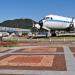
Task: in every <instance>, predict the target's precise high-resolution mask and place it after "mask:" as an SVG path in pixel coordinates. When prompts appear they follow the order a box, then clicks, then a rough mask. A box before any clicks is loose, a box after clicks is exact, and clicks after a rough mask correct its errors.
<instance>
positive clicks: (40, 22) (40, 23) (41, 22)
mask: <svg viewBox="0 0 75 75" xmlns="http://www.w3.org/2000/svg"><path fill="white" fill-rule="evenodd" d="M39 25H40V27H41V28H42V26H43V21H42V20H40V21H39Z"/></svg>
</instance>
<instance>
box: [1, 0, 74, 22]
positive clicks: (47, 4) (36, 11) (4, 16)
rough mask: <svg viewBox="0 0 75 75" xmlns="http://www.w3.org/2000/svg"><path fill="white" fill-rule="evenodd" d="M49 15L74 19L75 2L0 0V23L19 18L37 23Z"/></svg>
mask: <svg viewBox="0 0 75 75" xmlns="http://www.w3.org/2000/svg"><path fill="white" fill-rule="evenodd" d="M49 14H55V15H61V16H67V17H75V0H0V22H3V21H5V20H12V19H19V18H31V19H33V20H35V21H39V20H40V19H42V18H43V17H44V16H47V15H49Z"/></svg>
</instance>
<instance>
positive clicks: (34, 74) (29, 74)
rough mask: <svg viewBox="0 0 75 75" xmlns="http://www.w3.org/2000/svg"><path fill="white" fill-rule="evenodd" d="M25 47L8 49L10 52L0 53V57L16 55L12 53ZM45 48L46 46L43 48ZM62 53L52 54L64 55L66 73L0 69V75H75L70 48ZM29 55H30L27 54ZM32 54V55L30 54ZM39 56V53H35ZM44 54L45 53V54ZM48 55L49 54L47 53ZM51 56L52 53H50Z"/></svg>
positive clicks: (66, 47) (65, 48) (66, 48)
mask: <svg viewBox="0 0 75 75" xmlns="http://www.w3.org/2000/svg"><path fill="white" fill-rule="evenodd" d="M27 47H30V48H31V47H43V46H27ZM27 47H15V48H10V51H7V52H5V53H0V57H2V56H4V55H7V54H17V53H13V52H14V51H17V50H19V49H22V48H27ZM44 47H47V46H44ZM63 48H64V53H63V52H56V53H53V54H64V55H65V62H66V67H67V71H49V70H48V71H44V70H12V69H0V74H21V75H75V57H74V56H73V54H72V52H71V50H70V48H69V47H68V46H64V47H63ZM18 54H25V53H18ZM29 54H30V53H29ZM32 54H33V53H32ZM36 54H40V53H36ZM45 54H46V53H45ZM47 54H49V53H47ZM51 54H52V53H51Z"/></svg>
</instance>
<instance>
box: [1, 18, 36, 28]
mask: <svg viewBox="0 0 75 75" xmlns="http://www.w3.org/2000/svg"><path fill="white" fill-rule="evenodd" d="M33 22H35V21H33V20H32V19H14V20H6V21H4V22H2V23H0V26H3V27H14V28H25V29H30V28H32V25H33ZM35 23H36V22H35Z"/></svg>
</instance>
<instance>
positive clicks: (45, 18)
mask: <svg viewBox="0 0 75 75" xmlns="http://www.w3.org/2000/svg"><path fill="white" fill-rule="evenodd" d="M48 19H50V20H53V18H52V17H44V18H43V20H48Z"/></svg>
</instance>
